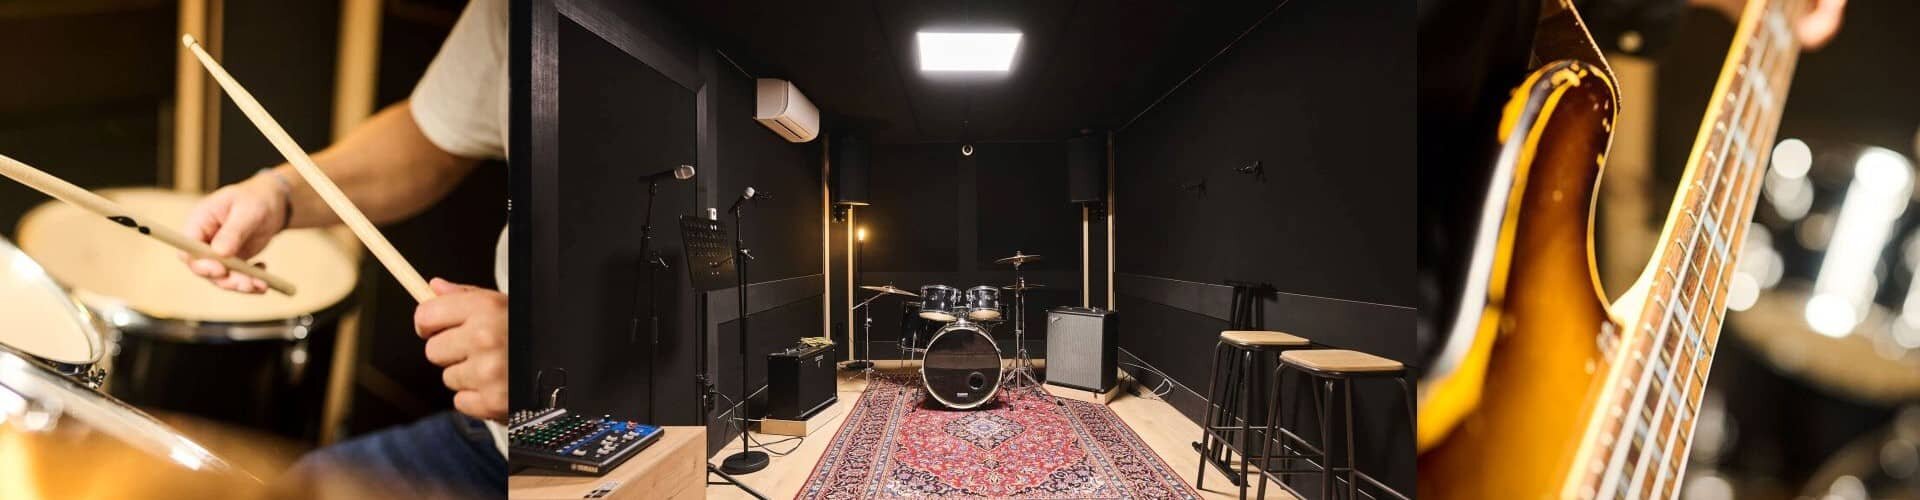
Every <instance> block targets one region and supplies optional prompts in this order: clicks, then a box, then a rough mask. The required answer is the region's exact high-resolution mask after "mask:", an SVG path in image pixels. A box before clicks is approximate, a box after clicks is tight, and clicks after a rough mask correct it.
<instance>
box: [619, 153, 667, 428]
mask: <svg viewBox="0 0 1920 500" xmlns="http://www.w3.org/2000/svg"><path fill="white" fill-rule="evenodd" d="M659 197H660V181H659V180H658V179H648V180H647V211H646V218H644V219H641V223H640V258H642V259H645V262H644V263H642V264H641V265H642V266H646V269H647V271H646V279H645V280H644V281H642V282H641V283H645V285H644V286H646V288H647V295H646V296H647V344H648V345H650V346H652V347H653V350H651V351H649V352H648V355H647V360H648V361H647V421H649V422H658V420H655V419H654V411H653V407H654V406H655V403H654V398H653V394H654V392H655V391H654V390H653V383H654V378H653V365H654V364H655V363H656V362H658V361H659V357H660V306H659V305H658V304H659V301H657V300H655V299H656V298H657V297H655V295H656V294H655V293H654V292H655V291H657V290H658V288H656V286H655V284H654V281H653V275H654V272H653V271H654V270H655V269H665V268H667V260H666V259H664V258H661V257H660V251H659V250H657V249H654V248H653V200H654V199H655V198H659ZM633 296H634V300H639V298H640V294H639V293H634V294H633ZM636 312H637V311H636ZM639 332H640V316H639V315H638V314H635V315H634V316H633V319H632V321H630V322H629V323H628V325H627V342H628V343H632V342H634V340H635V339H634V337H635V336H637V335H638V334H639Z"/></svg>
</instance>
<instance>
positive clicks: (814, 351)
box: [767, 345, 840, 420]
mask: <svg viewBox="0 0 1920 500" xmlns="http://www.w3.org/2000/svg"><path fill="white" fill-rule="evenodd" d="M832 358H833V346H831V345H823V346H815V347H806V346H795V347H792V348H788V349H787V350H784V351H778V352H774V353H772V354H768V355H767V418H771V419H779V420H806V419H808V418H811V417H813V415H814V414H816V413H819V412H820V410H822V409H825V408H826V407H829V406H833V403H835V402H838V401H839V400H840V396H839V395H838V393H836V392H835V387H834V385H835V383H836V380H835V375H834V369H835V368H834V363H833V359H832Z"/></svg>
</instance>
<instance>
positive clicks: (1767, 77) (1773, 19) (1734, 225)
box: [1652, 5, 1798, 498]
mask: <svg viewBox="0 0 1920 500" xmlns="http://www.w3.org/2000/svg"><path fill="white" fill-rule="evenodd" d="M1782 17H1784V14H1783V13H1782V12H1781V10H1780V6H1779V5H1774V6H1770V10H1769V12H1768V13H1767V18H1766V19H1764V20H1763V21H1764V22H1767V23H1769V25H1770V26H1772V27H1774V28H1779V27H1781V26H1784V23H1783V20H1782ZM1772 32H1773V33H1774V34H1775V35H1778V34H1780V33H1783V31H1781V30H1779V29H1774V30H1773V31H1772ZM1775 42H1776V45H1774V48H1775V49H1776V50H1770V51H1766V53H1765V54H1764V55H1765V56H1766V57H1764V58H1762V59H1760V61H1759V63H1758V66H1759V67H1760V68H1761V70H1762V71H1761V78H1763V79H1762V80H1758V81H1757V82H1759V83H1761V84H1762V85H1769V84H1771V86H1770V87H1769V86H1763V87H1761V90H1762V92H1763V94H1765V95H1763V96H1762V101H1763V104H1764V105H1766V107H1765V108H1763V109H1762V113H1759V114H1764V115H1771V116H1768V118H1774V120H1770V121H1771V123H1768V122H1765V121H1760V120H1758V119H1756V120H1755V121H1756V123H1757V124H1759V125H1760V127H1756V128H1757V129H1758V130H1754V131H1753V132H1754V134H1755V138H1756V139H1759V140H1758V141H1750V142H1758V143H1762V144H1765V143H1771V142H1772V138H1773V136H1774V135H1775V134H1776V133H1777V132H1778V129H1779V123H1778V120H1777V116H1778V113H1779V112H1780V111H1781V110H1780V109H1779V108H1780V107H1781V106H1782V105H1783V104H1784V103H1783V102H1782V101H1783V100H1782V99H1781V97H1782V96H1784V95H1785V90H1786V88H1787V85H1789V84H1790V83H1791V77H1790V75H1791V74H1792V72H1791V66H1793V63H1794V62H1795V61H1794V58H1793V57H1791V56H1794V55H1797V54H1798V52H1797V48H1796V47H1793V46H1792V44H1791V41H1790V40H1785V39H1776V40H1775ZM1763 47H1764V46H1763ZM1776 62H1778V63H1781V64H1782V65H1784V66H1786V67H1787V68H1788V69H1787V70H1785V71H1780V70H1779V68H1774V67H1772V64H1770V63H1776ZM1776 80H1777V81H1778V82H1777V83H1776V82H1775V81H1776ZM1760 151H1761V153H1759V154H1753V155H1751V157H1750V158H1741V159H1740V161H1741V163H1750V164H1751V165H1752V167H1743V168H1742V169H1736V170H1735V172H1736V173H1738V174H1739V175H1738V176H1737V177H1736V179H1737V181H1736V182H1737V183H1738V184H1740V185H1742V186H1738V187H1742V188H1744V189H1739V190H1730V191H1729V197H1728V199H1730V200H1733V199H1734V198H1732V197H1731V194H1733V193H1741V194H1744V195H1745V196H1743V197H1741V198H1738V199H1737V201H1734V202H1733V203H1734V204H1736V205H1737V208H1735V209H1734V210H1735V211H1737V213H1738V216H1736V217H1733V218H1730V219H1727V220H1726V221H1725V222H1726V223H1728V224H1729V227H1728V231H1727V234H1728V235H1729V236H1728V240H1729V241H1740V240H1738V238H1744V237H1745V230H1746V226H1745V225H1743V224H1739V223H1738V221H1739V220H1743V219H1745V218H1746V217H1748V216H1750V214H1751V213H1752V210H1753V208H1754V203H1755V202H1757V200H1754V199H1753V198H1754V196H1753V195H1755V194H1757V193H1754V192H1753V191H1757V190H1758V188H1759V186H1758V184H1757V180H1758V179H1757V177H1758V175H1757V172H1762V171H1763V169H1762V168H1760V165H1762V164H1763V163H1764V162H1763V161H1761V159H1760V156H1761V155H1762V154H1764V153H1765V152H1766V151H1765V150H1760ZM1747 168H1751V169H1752V170H1746V169H1747ZM1730 253H1731V252H1729V251H1727V250H1725V249H1722V254H1723V256H1724V255H1728V254H1730ZM1723 274H1724V273H1723ZM1725 299H1726V294H1725V293H1724V290H1721V291H1720V293H1716V294H1714V295H1713V296H1712V298H1711V299H1710V301H1711V303H1710V308H1709V310H1719V309H1720V308H1721V307H1723V304H1724V302H1725ZM1715 321H1716V322H1718V320H1715ZM1717 329H1718V327H1717V325H1716V327H1715V328H1714V330H1717ZM1695 354H1696V356H1698V355H1700V354H1701V352H1700V351H1696V353H1695ZM1707 359H1708V360H1711V359H1712V356H1711V354H1708V355H1707ZM1695 387H1698V388H1699V390H1698V391H1697V392H1696V391H1695V389H1694V388H1695ZM1705 387H1706V380H1705V374H1702V379H1701V381H1700V383H1699V384H1697V385H1695V384H1688V385H1686V386H1684V387H1682V391H1683V393H1684V394H1686V395H1687V397H1688V399H1689V400H1690V401H1691V400H1693V399H1697V398H1698V397H1700V396H1701V395H1702V394H1701V393H1703V392H1704V391H1705ZM1697 418H1698V414H1697V413H1695V414H1694V415H1690V416H1689V417H1687V418H1686V419H1683V421H1685V422H1687V424H1686V426H1685V428H1686V429H1689V430H1690V429H1691V428H1692V425H1693V423H1694V421H1695V420H1696V419H1697ZM1670 450H1672V451H1674V452H1677V453H1679V456H1678V457H1677V458H1674V459H1672V460H1667V459H1666V458H1667V457H1664V456H1663V457H1662V459H1663V460H1662V461H1663V463H1662V464H1661V477H1663V478H1664V477H1668V476H1669V475H1671V476H1672V477H1674V478H1676V479H1675V480H1674V481H1673V482H1669V483H1667V486H1666V487H1665V488H1661V487H1659V486H1656V487H1655V489H1654V490H1653V491H1652V492H1653V493H1659V494H1661V495H1660V496H1659V497H1664V498H1670V497H1672V496H1673V494H1675V493H1677V491H1675V490H1677V488H1678V487H1679V486H1678V485H1679V483H1680V481H1681V479H1679V478H1681V476H1682V474H1683V473H1684V471H1685V469H1686V460H1687V457H1688V456H1689V455H1690V454H1691V447H1690V446H1687V447H1678V448H1670ZM1669 471H1671V474H1668V472H1669Z"/></svg>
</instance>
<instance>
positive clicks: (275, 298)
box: [18, 188, 358, 324]
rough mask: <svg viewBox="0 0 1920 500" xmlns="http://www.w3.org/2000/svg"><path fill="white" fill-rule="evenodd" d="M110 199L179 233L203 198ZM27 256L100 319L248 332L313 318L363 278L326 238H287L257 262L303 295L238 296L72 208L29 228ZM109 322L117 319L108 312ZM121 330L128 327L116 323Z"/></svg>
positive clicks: (172, 255)
mask: <svg viewBox="0 0 1920 500" xmlns="http://www.w3.org/2000/svg"><path fill="white" fill-rule="evenodd" d="M99 193H100V195H102V196H105V197H107V198H108V199H111V200H113V201H115V202H119V203H120V204H122V205H125V206H126V207H127V209H128V210H131V211H133V212H134V213H137V214H140V215H142V216H143V217H144V218H146V219H147V220H150V221H156V223H157V224H161V225H167V226H169V227H176V228H177V227H179V225H180V224H181V223H183V222H185V221H186V219H187V212H188V211H190V210H192V208H193V204H194V203H195V202H197V201H199V199H200V196H198V195H191V194H185V193H179V192H174V191H167V190H162V189H155V188H116V189H107V190H103V191H99ZM18 234H19V237H20V248H21V249H23V250H25V251H26V253H27V255H31V256H33V258H34V260H36V261H39V262H40V264H41V265H42V266H44V267H45V268H46V271H47V273H48V274H49V275H52V276H53V278H54V279H55V280H57V281H59V282H60V283H62V284H65V285H67V286H68V287H70V288H72V289H73V290H74V295H75V296H76V297H77V298H79V300H80V301H81V302H84V303H86V305H87V306H88V307H91V308H93V309H95V310H96V311H115V310H120V309H123V308H124V309H130V310H132V311H134V312H137V313H140V314H143V315H146V316H148V317H151V318H156V319H168V320H188V321H206V322H221V323H248V322H261V321H279V320H285V319H288V318H293V317H297V316H301V315H305V314H313V313H316V312H319V311H321V310H324V309H327V308H329V307H332V306H333V305H335V304H339V303H340V302H342V301H343V300H345V299H346V297H347V295H348V294H350V293H352V291H353V286H354V282H355V280H356V279H357V278H358V269H357V268H356V267H355V265H354V260H353V259H352V257H350V256H349V255H348V253H347V252H346V251H345V250H343V249H342V248H341V247H340V245H339V244H338V243H335V242H334V240H333V239H332V237H330V236H328V235H327V233H326V231H324V230H321V229H296V230H292V231H286V232H283V233H280V235H279V236H276V237H274V239H273V243H271V244H269V245H267V248H266V250H264V251H262V252H260V255H258V256H255V257H254V259H253V262H261V263H265V264H266V266H267V269H269V270H272V271H273V273H274V274H276V275H279V276H281V277H284V278H286V279H287V281H290V282H293V284H294V286H297V287H299V292H298V293H297V294H296V295H294V296H291V297H289V296H287V295H284V294H281V293H278V292H267V293H264V294H258V295H254V294H244V293H235V292H230V291H227V290H223V289H220V288H219V287H215V286H213V285H212V284H209V283H207V282H206V280H205V279H203V278H201V277H199V276H197V275H194V274H193V272H192V271H189V270H187V266H186V265H185V264H183V263H181V262H180V258H179V251H177V250H174V249H173V247H169V246H167V245H165V244H163V243H161V242H159V241H154V240H152V239H151V238H148V237H146V236H143V235H141V234H139V233H136V232H133V231H129V230H127V228H125V227H121V226H120V225H118V224H115V223H113V222H112V221H108V220H106V219H105V218H103V217H99V216H96V215H93V214H92V213H90V212H87V211H84V210H81V209H79V208H76V207H74V206H72V205H68V204H65V203H61V202H57V201H56V202H48V203H44V204H41V205H40V206H39V207H35V208H34V209H33V210H32V211H30V212H28V213H27V215H26V216H25V217H22V218H21V219H20V231H19V233H18ZM102 314H110V313H106V312H103V313H102ZM106 319H108V320H109V321H110V322H113V323H115V324H120V323H124V322H123V321H118V320H116V319H115V318H111V317H108V318H106Z"/></svg>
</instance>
